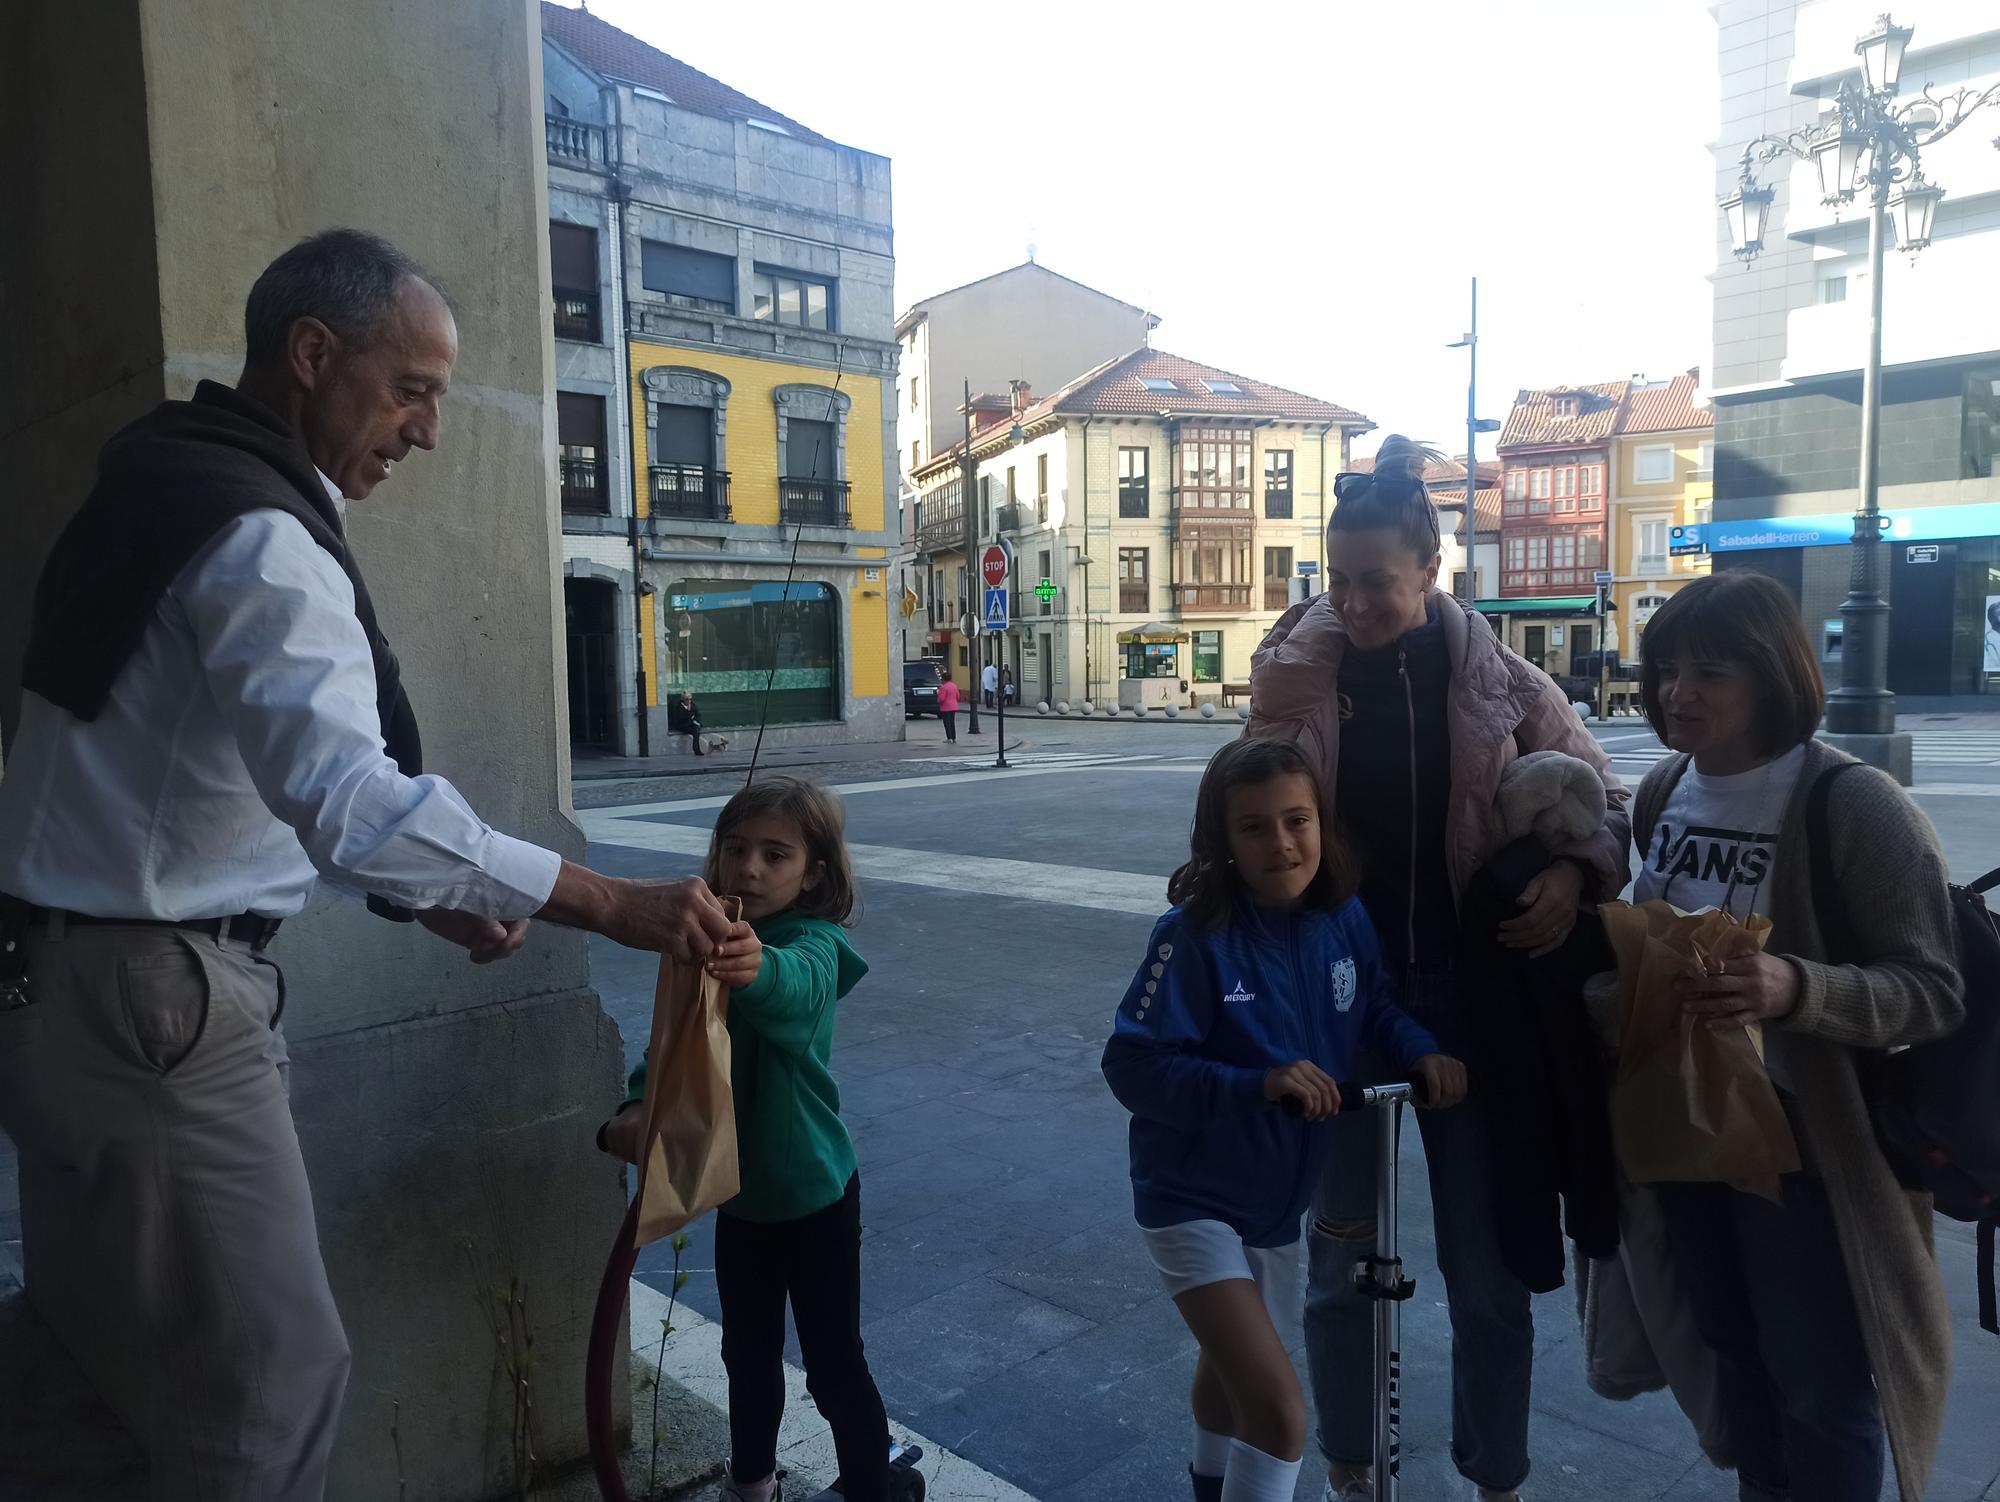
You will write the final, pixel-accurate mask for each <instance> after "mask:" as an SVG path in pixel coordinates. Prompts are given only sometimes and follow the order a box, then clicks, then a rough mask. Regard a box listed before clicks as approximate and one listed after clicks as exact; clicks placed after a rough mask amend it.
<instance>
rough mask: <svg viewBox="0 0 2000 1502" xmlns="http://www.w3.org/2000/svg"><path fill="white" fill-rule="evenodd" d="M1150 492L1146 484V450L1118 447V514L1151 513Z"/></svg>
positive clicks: (1140, 514) (1128, 515)
mask: <svg viewBox="0 0 2000 1502" xmlns="http://www.w3.org/2000/svg"><path fill="white" fill-rule="evenodd" d="M1152 510H1153V504H1152V492H1151V490H1150V489H1149V487H1148V484H1147V476H1146V450H1145V449H1120V450H1119V451H1118V514H1119V515H1120V516H1127V517H1131V516H1150V515H1152Z"/></svg>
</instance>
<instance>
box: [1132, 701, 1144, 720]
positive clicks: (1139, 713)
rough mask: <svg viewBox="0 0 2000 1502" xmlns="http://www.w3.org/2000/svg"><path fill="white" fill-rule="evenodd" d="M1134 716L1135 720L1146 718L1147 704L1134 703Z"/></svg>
mask: <svg viewBox="0 0 2000 1502" xmlns="http://www.w3.org/2000/svg"><path fill="white" fill-rule="evenodd" d="M1132 718H1133V719H1135V720H1143V719H1145V718H1146V706H1145V705H1143V704H1134V705H1133V706H1132Z"/></svg>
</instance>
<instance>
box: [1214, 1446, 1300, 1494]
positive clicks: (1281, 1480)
mask: <svg viewBox="0 0 2000 1502" xmlns="http://www.w3.org/2000/svg"><path fill="white" fill-rule="evenodd" d="M1298 1484H1299V1463H1298V1462H1297V1461H1296V1460H1280V1459H1278V1457H1277V1456H1275V1455H1266V1454H1265V1453H1264V1452H1263V1451H1262V1450H1259V1449H1257V1448H1256V1447H1254V1446H1252V1445H1246V1444H1244V1443H1243V1441H1242V1440H1240V1439H1232V1440H1231V1441H1230V1442H1229V1469H1228V1470H1227V1471H1225V1472H1224V1473H1223V1477H1222V1502H1292V1493H1293V1492H1294V1491H1295V1490H1296V1489H1297V1487H1298Z"/></svg>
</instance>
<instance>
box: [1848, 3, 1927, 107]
mask: <svg viewBox="0 0 2000 1502" xmlns="http://www.w3.org/2000/svg"><path fill="white" fill-rule="evenodd" d="M1915 35H1916V28H1915V27H1914V26H1898V25H1897V24H1896V23H1895V22H1894V21H1891V20H1890V19H1889V18H1888V17H1887V16H1878V17H1877V18H1876V21H1875V29H1874V30H1873V31H1871V32H1869V33H1868V34H1867V35H1866V36H1864V37H1861V38H1859V39H1858V40H1857V41H1856V42H1855V44H1854V50H1855V52H1857V53H1858V54H1860V57H1861V76H1862V78H1863V79H1864V80H1865V81H1866V83H1867V85H1868V92H1869V93H1871V94H1894V93H1895V92H1896V81H1897V80H1898V79H1900V78H1901V77H1902V76H1903V53H1904V52H1905V51H1906V50H1908V48H1909V45H1910V38H1911V37H1913V36H1915Z"/></svg>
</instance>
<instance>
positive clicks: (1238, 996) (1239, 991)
mask: <svg viewBox="0 0 2000 1502" xmlns="http://www.w3.org/2000/svg"><path fill="white" fill-rule="evenodd" d="M1222 999H1223V1000H1224V1001H1226V1002H1229V1003H1231V1004H1232V1005H1235V1006H1239V1007H1240V1006H1243V1005H1245V1004H1246V1003H1248V1002H1252V1001H1255V1000H1256V999H1257V997H1256V995H1255V993H1253V992H1250V991H1246V990H1244V989H1243V982H1242V981H1238V982H1237V983H1236V989H1235V990H1234V991H1231V992H1229V993H1228V994H1227V995H1225V996H1224V997H1223V998H1222Z"/></svg>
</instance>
